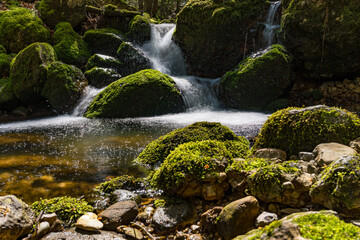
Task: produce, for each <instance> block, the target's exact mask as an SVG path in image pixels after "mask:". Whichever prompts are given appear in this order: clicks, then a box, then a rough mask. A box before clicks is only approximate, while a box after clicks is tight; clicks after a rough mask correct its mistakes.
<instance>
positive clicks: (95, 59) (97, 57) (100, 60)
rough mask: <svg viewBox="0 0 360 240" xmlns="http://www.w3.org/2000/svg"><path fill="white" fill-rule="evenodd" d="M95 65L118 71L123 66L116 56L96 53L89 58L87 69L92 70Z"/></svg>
mask: <svg viewBox="0 0 360 240" xmlns="http://www.w3.org/2000/svg"><path fill="white" fill-rule="evenodd" d="M94 67H101V68H111V69H114V70H116V71H120V70H121V69H122V67H123V64H122V63H121V62H120V61H119V60H118V59H116V58H114V57H110V56H106V55H102V54H94V55H93V56H91V57H90V58H89V61H88V62H87V64H86V70H90V69H92V68H94Z"/></svg>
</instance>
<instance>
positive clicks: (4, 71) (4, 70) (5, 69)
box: [0, 53, 14, 78]
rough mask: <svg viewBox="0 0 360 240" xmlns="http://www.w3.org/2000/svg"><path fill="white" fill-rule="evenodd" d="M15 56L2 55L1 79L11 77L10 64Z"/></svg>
mask: <svg viewBox="0 0 360 240" xmlns="http://www.w3.org/2000/svg"><path fill="white" fill-rule="evenodd" d="M13 57H14V56H11V55H7V54H6V53H0V78H2V77H9V72H10V62H11V60H12V59H13Z"/></svg>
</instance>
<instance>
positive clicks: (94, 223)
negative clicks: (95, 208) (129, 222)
mask: <svg viewBox="0 0 360 240" xmlns="http://www.w3.org/2000/svg"><path fill="white" fill-rule="evenodd" d="M75 226H76V228H78V229H82V230H86V231H91V232H96V231H98V230H100V229H102V228H103V226H104V224H103V223H102V222H100V221H99V220H98V216H97V215H96V214H95V213H92V212H87V213H85V214H84V215H82V216H81V217H80V218H79V219H78V220H77V222H76V224H75Z"/></svg>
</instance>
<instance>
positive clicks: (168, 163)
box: [151, 140, 243, 200]
mask: <svg viewBox="0 0 360 240" xmlns="http://www.w3.org/2000/svg"><path fill="white" fill-rule="evenodd" d="M232 143H235V144H237V143H238V142H237V141H228V142H221V141H217V140H204V141H198V142H188V143H184V144H181V145H179V146H178V147H177V148H175V150H173V151H172V152H171V153H170V154H169V155H168V156H167V157H166V159H165V161H164V162H163V163H162V164H161V166H160V168H159V169H158V170H155V172H154V173H153V174H152V176H151V184H152V185H153V186H154V187H156V188H159V189H162V190H164V192H165V193H166V194H177V195H180V196H182V197H194V196H202V197H203V198H204V199H205V200H215V199H221V198H222V197H223V196H224V194H225V191H226V190H227V189H228V187H229V184H228V183H227V182H226V174H225V169H226V167H227V166H228V164H231V163H232V161H233V160H232V159H233V158H234V157H242V156H241V155H242V153H241V152H242V150H243V149H241V145H240V146H239V145H237V146H239V147H240V148H239V150H240V151H230V150H229V149H228V147H227V146H229V145H231V144H232ZM239 155H240V156H239Z"/></svg>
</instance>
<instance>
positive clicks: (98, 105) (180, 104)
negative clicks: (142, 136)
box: [84, 69, 185, 118]
mask: <svg viewBox="0 0 360 240" xmlns="http://www.w3.org/2000/svg"><path fill="white" fill-rule="evenodd" d="M184 110H185V105H184V101H183V99H182V96H181V94H180V92H179V90H178V89H177V88H176V85H175V82H174V80H172V79H171V78H170V77H169V76H167V75H165V74H162V73H161V72H159V71H156V70H150V69H149V70H143V71H140V72H137V73H135V74H132V75H129V76H127V77H124V78H121V79H119V80H118V81H116V82H113V83H112V84H110V85H109V86H108V87H107V88H106V89H105V90H103V91H102V92H100V93H99V94H98V95H97V96H96V97H95V99H94V100H93V101H92V103H91V104H90V106H89V107H88V109H87V111H86V112H85V114H84V116H85V117H88V118H124V117H142V116H153V115H161V114H166V113H176V112H181V111H184Z"/></svg>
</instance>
